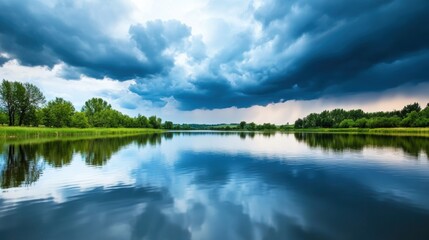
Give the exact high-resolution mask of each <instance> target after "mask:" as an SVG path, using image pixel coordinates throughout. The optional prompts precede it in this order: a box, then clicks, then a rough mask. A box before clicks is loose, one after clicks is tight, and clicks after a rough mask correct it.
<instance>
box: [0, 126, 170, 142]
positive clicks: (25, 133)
mask: <svg viewBox="0 0 429 240" xmlns="http://www.w3.org/2000/svg"><path fill="white" fill-rule="evenodd" d="M161 132H163V130H161V129H150V128H47V127H0V139H3V140H4V139H9V140H12V139H25V138H65V137H85V136H91V137H93V136H96V137H101V136H113V135H138V134H150V133H161Z"/></svg>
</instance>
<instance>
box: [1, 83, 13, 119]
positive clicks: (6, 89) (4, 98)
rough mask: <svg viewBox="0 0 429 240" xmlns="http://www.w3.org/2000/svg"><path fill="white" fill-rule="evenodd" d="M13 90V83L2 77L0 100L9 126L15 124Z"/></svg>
mask: <svg viewBox="0 0 429 240" xmlns="http://www.w3.org/2000/svg"><path fill="white" fill-rule="evenodd" d="M14 92H15V91H14V85H13V83H12V82H10V81H7V80H4V79H3V81H2V84H1V87H0V100H1V101H0V102H1V105H2V108H3V109H4V110H5V111H6V112H7V115H8V119H9V126H13V125H14V124H15V113H16V100H15V96H14Z"/></svg>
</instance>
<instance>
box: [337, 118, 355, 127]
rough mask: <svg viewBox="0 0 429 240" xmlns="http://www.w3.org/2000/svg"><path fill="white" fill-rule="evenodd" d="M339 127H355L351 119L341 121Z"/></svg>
mask: <svg viewBox="0 0 429 240" xmlns="http://www.w3.org/2000/svg"><path fill="white" fill-rule="evenodd" d="M339 126H340V128H351V127H355V121H353V119H344V120H343V121H341V123H340V125H339Z"/></svg>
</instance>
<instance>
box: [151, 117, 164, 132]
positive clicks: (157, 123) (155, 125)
mask: <svg viewBox="0 0 429 240" xmlns="http://www.w3.org/2000/svg"><path fill="white" fill-rule="evenodd" d="M161 123H162V119H161V118H157V117H156V116H150V117H149V126H150V127H152V128H156V129H157V128H161Z"/></svg>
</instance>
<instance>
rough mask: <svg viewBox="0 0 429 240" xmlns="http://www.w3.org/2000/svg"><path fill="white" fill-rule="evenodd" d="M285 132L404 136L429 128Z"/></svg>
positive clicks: (426, 132) (427, 132) (427, 133)
mask: <svg viewBox="0 0 429 240" xmlns="http://www.w3.org/2000/svg"><path fill="white" fill-rule="evenodd" d="M285 132H308V133H354V134H373V135H403V136H427V137H429V128H302V129H288V130H285Z"/></svg>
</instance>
